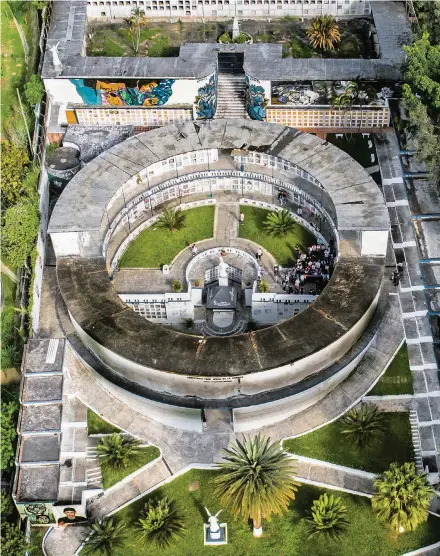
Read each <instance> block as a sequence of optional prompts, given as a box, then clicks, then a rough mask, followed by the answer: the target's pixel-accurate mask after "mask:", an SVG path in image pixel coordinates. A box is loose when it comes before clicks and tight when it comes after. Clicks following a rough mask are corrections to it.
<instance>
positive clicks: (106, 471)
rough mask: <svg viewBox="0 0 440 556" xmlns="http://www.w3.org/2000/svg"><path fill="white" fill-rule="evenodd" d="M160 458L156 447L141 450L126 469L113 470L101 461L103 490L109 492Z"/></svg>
mask: <svg viewBox="0 0 440 556" xmlns="http://www.w3.org/2000/svg"><path fill="white" fill-rule="evenodd" d="M159 456H160V451H159V449H158V448H156V446H146V447H145V448H140V449H139V452H138V454H137V455H134V456H131V458H130V463H129V464H128V466H127V467H126V468H125V469H112V468H111V467H110V466H108V465H107V464H105V463H104V462H102V461H100V462H99V465H100V466H101V475H102V486H103V488H104V489H105V490H107V489H108V488H110V487H112V486H113V485H115V484H116V483H119V481H122V479H125V477H128V475H131V474H132V473H134V472H135V471H137V470H138V469H140V468H141V467H144V465H147V463H150V462H152V461H153V460H155V459H157V458H158V457H159Z"/></svg>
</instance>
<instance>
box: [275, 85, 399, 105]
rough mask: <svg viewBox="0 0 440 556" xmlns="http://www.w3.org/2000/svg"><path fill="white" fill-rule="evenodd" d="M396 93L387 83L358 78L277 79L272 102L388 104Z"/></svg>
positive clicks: (295, 103)
mask: <svg viewBox="0 0 440 556" xmlns="http://www.w3.org/2000/svg"><path fill="white" fill-rule="evenodd" d="M392 95H393V91H392V89H390V88H389V87H387V86H384V84H383V83H381V84H379V83H372V82H370V83H369V82H355V81H313V82H312V81H296V82H277V81H275V82H273V83H272V91H271V104H273V105H276V104H289V105H292V106H310V105H323V106H326V105H329V104H335V105H340V106H343V105H347V104H353V105H355V104H356V103H358V104H369V105H372V106H385V104H386V99H387V98H389V97H390V96H392Z"/></svg>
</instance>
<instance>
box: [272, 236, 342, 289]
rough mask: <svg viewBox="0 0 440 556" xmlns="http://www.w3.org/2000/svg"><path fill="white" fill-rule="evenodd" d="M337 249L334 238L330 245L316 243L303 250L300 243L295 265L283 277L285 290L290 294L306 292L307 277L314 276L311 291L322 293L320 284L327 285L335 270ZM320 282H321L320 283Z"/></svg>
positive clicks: (296, 248)
mask: <svg viewBox="0 0 440 556" xmlns="http://www.w3.org/2000/svg"><path fill="white" fill-rule="evenodd" d="M335 258H336V250H335V245H334V240H333V239H331V240H330V243H329V245H328V246H327V245H325V244H323V243H316V244H314V245H311V246H310V247H308V248H307V250H306V252H302V251H301V249H300V246H299V245H296V247H295V259H296V261H295V265H294V267H293V268H292V269H290V270H289V271H288V272H287V273H286V274H285V276H284V278H283V279H282V282H281V285H282V288H283V290H284V291H285V292H286V293H289V294H301V295H302V294H304V284H305V282H306V280H307V279H309V278H314V279H315V284H314V288H315V289H313V290H311V291H310V292H309V293H310V294H311V295H317V294H319V293H320V287H319V286H320V285H322V284H323V285H325V284H326V283H327V282H328V281H329V280H330V276H331V274H332V272H333V267H334V265H335ZM318 282H319V283H318Z"/></svg>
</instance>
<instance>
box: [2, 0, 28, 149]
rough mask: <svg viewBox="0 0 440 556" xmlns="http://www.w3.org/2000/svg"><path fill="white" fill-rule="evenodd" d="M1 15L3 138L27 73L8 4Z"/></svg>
mask: <svg viewBox="0 0 440 556" xmlns="http://www.w3.org/2000/svg"><path fill="white" fill-rule="evenodd" d="M0 14H1V37H2V48H1V90H2V99H1V137H2V138H4V137H5V130H6V128H7V123H8V120H9V116H10V115H11V112H12V109H13V107H14V106H16V105H17V104H18V99H17V92H16V90H15V89H16V88H17V87H20V85H21V83H22V78H23V75H24V73H25V71H26V68H25V60H24V50H23V45H22V44H21V40H20V35H19V34H18V31H17V28H16V27H15V24H14V20H13V17H12V12H11V8H10V7H9V4H8V2H0Z"/></svg>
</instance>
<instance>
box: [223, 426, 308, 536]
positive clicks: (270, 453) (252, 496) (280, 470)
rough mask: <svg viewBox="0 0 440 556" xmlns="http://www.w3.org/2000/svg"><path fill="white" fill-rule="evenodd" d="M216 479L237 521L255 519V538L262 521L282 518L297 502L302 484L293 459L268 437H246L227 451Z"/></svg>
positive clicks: (259, 531)
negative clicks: (273, 517)
mask: <svg viewBox="0 0 440 556" xmlns="http://www.w3.org/2000/svg"><path fill="white" fill-rule="evenodd" d="M224 453H225V456H224V458H223V459H224V460H225V461H224V462H221V463H219V468H220V469H221V470H222V473H221V475H219V476H218V477H217V478H216V479H215V483H216V494H217V495H218V496H219V498H220V500H221V502H222V504H225V505H229V506H230V508H231V512H232V513H233V515H234V517H235V518H238V517H240V516H241V517H242V518H243V519H245V520H247V519H249V518H250V519H252V520H253V522H254V536H255V537H259V536H261V534H262V526H261V520H262V518H265V519H268V520H270V517H271V515H272V514H278V515H281V514H282V513H283V510H286V509H287V508H288V506H289V502H290V501H291V500H294V499H295V493H296V491H297V490H298V487H299V483H298V482H297V481H295V480H294V478H293V473H294V470H293V468H292V460H291V459H290V457H289V455H288V454H287V453H286V452H284V451H283V450H282V448H281V447H280V445H279V443H277V442H275V443H273V444H271V443H270V439H269V438H261V437H260V435H257V436H256V437H255V438H250V437H249V438H246V437H245V438H244V440H243V442H240V441H238V440H237V443H236V444H233V445H232V447H231V448H230V449H226V450H224Z"/></svg>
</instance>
